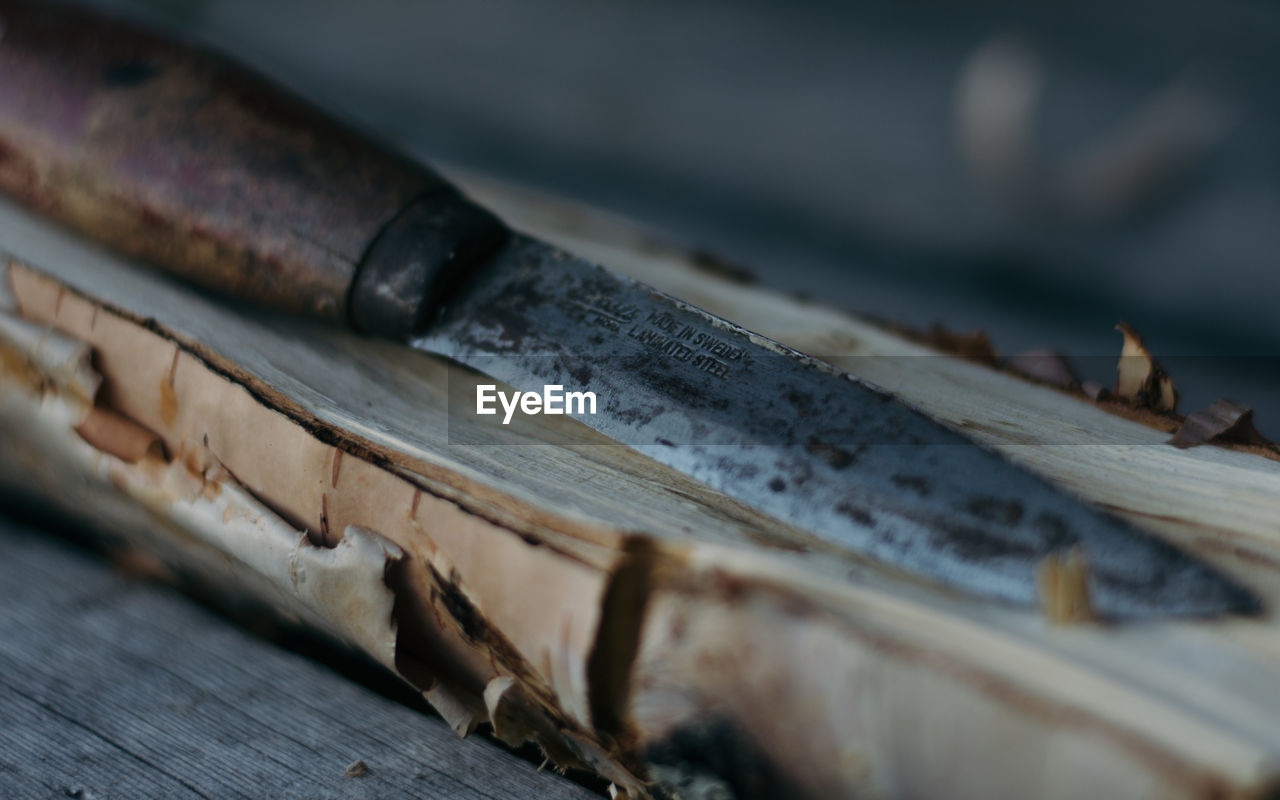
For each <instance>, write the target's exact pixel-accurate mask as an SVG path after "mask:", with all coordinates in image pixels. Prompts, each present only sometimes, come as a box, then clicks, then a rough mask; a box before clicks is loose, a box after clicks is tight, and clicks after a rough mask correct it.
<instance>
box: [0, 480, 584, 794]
mask: <svg viewBox="0 0 1280 800" xmlns="http://www.w3.org/2000/svg"><path fill="white" fill-rule="evenodd" d="M6 505H7V503H6ZM2 507H3V506H0V508H2ZM356 761H363V762H365V764H366V765H368V772H367V774H366V775H365V776H364V777H359V778H356V777H348V776H347V775H346V774H345V772H346V770H347V767H348V766H349V765H351V764H353V763H354V762H356ZM593 796H595V795H594V794H592V793H591V792H589V791H587V790H585V789H583V788H582V787H580V786H578V785H576V784H574V783H572V782H570V781H568V780H567V779H564V778H562V777H560V776H559V775H556V774H554V773H552V772H551V771H549V770H548V771H546V772H542V773H538V772H537V771H536V767H535V766H534V765H532V764H530V763H528V762H526V761H524V760H522V759H519V758H517V757H516V756H514V755H512V754H510V753H508V752H506V751H503V750H501V749H499V748H498V747H497V746H496V745H494V744H493V743H492V742H490V741H488V740H485V739H483V738H480V737H471V738H470V739H467V740H461V739H458V738H457V737H456V736H455V735H454V733H453V732H452V731H451V730H450V729H449V728H448V727H447V726H446V725H445V723H444V722H443V721H442V720H440V719H439V718H436V717H433V716H428V715H426V714H423V713H420V712H418V711H416V710H414V709H412V708H408V707H406V706H404V705H402V704H400V703H397V702H395V701H394V700H391V699H388V698H387V697H385V696H383V695H381V694H379V693H377V692H375V691H372V690H371V689H369V688H366V687H364V686H362V685H360V684H358V683H356V682H354V681H351V680H349V679H348V678H346V677H344V676H343V675H341V674H339V673H337V672H335V671H333V670H332V669H330V668H328V667H327V666H325V665H324V664H321V663H317V662H316V661H313V660H311V659H308V658H305V657H303V656H301V655H298V654H296V653H293V652H289V651H287V650H284V649H282V648H280V647H277V646H275V645H273V644H272V643H270V642H267V641H265V640H262V639H259V638H257V637H255V636H253V635H251V634H249V633H248V632H246V631H244V630H243V629H241V628H239V627H237V626H235V625H233V624H232V623H230V622H228V621H227V620H225V619H224V618H221V617H219V616H217V615H216V614H214V613H212V612H210V611H208V610H206V609H205V608H203V607H201V606H200V605H198V604H197V603H195V602H194V601H192V600H190V599H188V598H187V597H185V596H183V595H182V594H179V593H178V592H176V591H174V590H171V589H168V588H166V587H163V586H158V585H155V584H151V583H146V582H143V581H139V580H134V579H129V578H126V577H124V576H122V575H121V574H119V573H118V572H117V571H115V570H113V569H112V568H111V567H110V566H109V565H108V564H107V563H106V562H104V561H102V560H100V559H98V558H96V557H95V556H94V555H93V554H91V553H87V552H85V551H82V550H79V549H77V548H76V547H74V546H73V545H71V544H69V543H67V542H65V541H63V540H61V539H58V538H54V537H53V536H51V535H50V534H48V533H46V532H44V531H40V530H36V529H33V528H31V527H28V526H26V525H23V524H19V523H17V522H15V521H13V520H11V519H8V518H6V517H4V516H0V798H14V800H17V799H18V798H24V799H25V798H43V797H77V798H83V799H84V800H88V799H89V798H94V800H105V799H106V798H123V799H126V800H133V799H134V798H165V800H187V799H188V798H215V799H216V798H245V799H246V800H247V799H250V798H252V799H253V800H256V799H257V798H268V797H271V798H315V799H316V800H319V799H320V798H458V800H472V799H473V798H494V799H496V798H502V800H507V799H508V798H550V799H551V800H568V799H569V798H589V797H593Z"/></svg>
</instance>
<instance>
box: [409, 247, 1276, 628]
mask: <svg viewBox="0 0 1280 800" xmlns="http://www.w3.org/2000/svg"><path fill="white" fill-rule="evenodd" d="M412 344H413V345H414V346H415V347H418V348H421V349H425V350H429V351H431V352H433V353H437V354H441V355H445V356H448V357H450V358H453V359H455V360H457V361H459V362H461V363H464V364H467V365H469V366H471V367H473V368H475V369H478V370H479V371H481V372H483V373H485V374H488V375H491V376H492V377H494V378H497V379H499V380H501V381H503V382H505V383H507V384H510V385H511V386H513V387H516V388H517V389H522V390H526V391H540V390H541V389H542V387H543V386H544V385H546V384H559V385H562V386H564V387H565V388H566V390H568V389H574V390H590V391H593V392H595V393H596V395H597V398H598V408H597V413H596V414H594V415H581V416H578V417H577V418H578V419H579V420H580V421H582V422H583V423H585V424H587V425H589V426H591V427H592V428H595V429H596V430H598V431H600V432H601V433H604V434H605V435H607V436H609V437H611V438H612V439H614V440H616V441H618V442H620V443H622V444H625V445H628V446H630V447H632V448H634V449H636V450H638V451H640V452H642V453H644V454H646V455H648V456H649V457H651V458H653V459H655V460H657V461H659V462H661V463H663V464H666V465H668V466H670V467H673V468H675V469H677V470H680V471H681V472H684V473H686V474H688V475H690V476H692V477H694V478H695V479H697V480H699V481H702V482H704V483H705V484H707V485H709V486H711V487H713V488H715V489H717V490H719V491H721V492H723V493H725V494H727V495H729V496H731V497H734V498H737V499H739V500H741V501H743V502H745V503H748V504H750V505H752V506H754V507H756V508H758V509H760V510H761V511H764V512H765V513H767V514H770V515H773V516H775V517H777V518H779V519H781V520H785V521H786V522H788V523H791V524H793V525H796V526H799V527H801V528H804V529H806V530H808V531H810V532H812V533H813V534H814V535H816V536H818V537H820V538H821V539H823V540H824V541H827V542H829V543H831V544H834V545H836V546H838V547H840V548H843V549H847V550H849V551H852V552H855V553H858V554H861V555H864V556H868V557H870V558H872V559H874V560H878V561H881V562H885V563H887V564H891V565H894V566H896V567H900V568H903V569H905V570H908V571H910V572H913V573H917V574H921V575H925V576H928V577H929V578H932V579H934V580H936V581H939V582H941V583H943V584H946V585H948V586H951V587H955V588H958V589H962V590H965V591H968V592H972V593H974V594H977V595H980V596H983V597H987V598H994V599H997V600H1001V601H1007V602H1010V603H1015V604H1021V605H1033V604H1036V603H1037V602H1038V590H1037V586H1036V568H1037V565H1038V564H1039V563H1041V561H1042V559H1044V558H1045V557H1046V556H1048V555H1050V554H1053V553H1059V552H1062V551H1064V550H1066V549H1069V548H1071V547H1075V546H1078V547H1079V548H1081V549H1082V551H1083V553H1084V556H1085V558H1086V559H1087V562H1088V564H1089V566H1090V578H1089V587H1090V596H1091V599H1092V601H1093V604H1094V607H1095V609H1096V610H1097V611H1098V612H1099V613H1100V614H1102V615H1104V616H1106V617H1110V618H1143V617H1163V616H1212V615H1218V614H1223V613H1251V612H1255V611H1256V610H1257V601H1256V600H1255V599H1254V598H1253V597H1252V595H1251V594H1250V593H1249V592H1247V591H1246V590H1244V589H1243V588H1241V587H1240V586H1238V585H1237V584H1235V583H1233V582H1232V581H1231V580H1229V579H1228V578H1226V577H1225V576H1223V575H1221V574H1220V573H1218V572H1216V571H1214V570H1213V569H1212V568H1210V567H1209V566H1207V565H1206V564H1203V563H1201V562H1200V561H1198V560H1196V559H1194V558H1191V557H1190V556H1188V555H1186V554H1184V553H1182V552H1180V551H1179V550H1177V549H1175V548H1174V547H1172V546H1170V545H1168V544H1166V543H1164V542H1161V541H1159V540H1157V539H1155V538H1153V537H1151V536H1149V535H1146V534H1144V533H1142V532H1140V531H1138V530H1137V529H1135V528H1133V527H1131V526H1129V525H1127V524H1125V523H1123V522H1122V521H1120V520H1119V519H1117V518H1115V517H1112V516H1110V515H1107V514H1104V513H1102V512H1100V511H1097V510H1094V509H1092V508H1090V507H1088V506H1086V505H1085V504H1083V503H1082V502H1081V501H1079V500H1077V499H1075V498H1073V497H1071V496H1069V495H1067V494H1065V493H1064V492H1062V491H1060V490H1058V489H1057V488H1055V487H1053V486H1052V485H1050V484H1049V483H1047V482H1046V481H1044V480H1042V479H1040V478H1039V477H1037V476H1035V475H1033V474H1031V473H1029V472H1027V471H1025V470H1023V469H1021V468H1019V467H1017V466H1015V465H1013V464H1012V463H1010V462H1008V461H1006V460H1005V459H1004V458H1003V457H1001V456H999V455H998V454H996V453H994V452H992V451H989V450H987V449H984V448H983V447H981V446H979V445H977V444H975V443H973V442H971V441H969V440H967V439H965V438H963V437H962V436H960V435H959V434H957V433H954V432H952V431H951V430H949V429H947V428H945V427H943V426H942V425H940V424H939V423H937V422H934V421H933V420H930V419H929V418H927V417H925V416H924V415H922V414H920V413H918V412H916V411H914V410H913V409H911V408H909V407H907V406H906V405H903V404H902V403H900V402H897V401H895V400H894V399H893V398H891V397H889V396H888V395H885V394H883V393H881V392H878V391H876V390H874V389H872V388H870V387H868V386H865V385H863V384H861V383H859V382H857V381H856V380H854V379H853V378H850V377H849V376H847V375H845V374H843V373H840V372H838V371H836V370H834V369H833V368H831V367H829V366H827V365H825V364H823V363H821V362H818V361H815V360H813V359H811V358H807V357H805V356H804V355H802V354H800V353H797V352H795V351H792V350H789V349H787V348H785V347H783V346H781V345H779V344H777V343H775V342H772V341H770V340H767V339H765V338H763V337H760V336H758V335H756V334H753V333H750V332H749V331H747V330H745V329H743V328H740V327H738V326H736V325H733V324H731V323H729V322H726V321H724V320H722V319H719V318H717V317H715V316H713V315H710V314H708V313H706V312H703V311H701V310H699V309H697V308H694V307H692V306H689V305H687V304H685V303H682V302H680V301H678V300H675V299H673V298H671V297H669V296H667V295H664V294H662V293H660V292H658V291H656V290H653V289H651V288H649V287H646V286H644V285H642V284H640V283H637V282H635V281H632V280H630V279H628V278H625V277H621V276H618V275H615V274H613V273H611V272H609V271H607V270H605V269H603V268H601V267H599V266H596V265H594V264H591V263H589V262H586V261H584V260H581V259H578V258H576V257H574V256H571V255H569V254H567V253H564V252H563V251H560V250H557V249H555V248H552V247H550V246H548V245H546V244H544V243H541V242H538V241H536V240H534V239H530V238H528V237H523V236H517V237H515V239H514V240H513V241H512V242H511V243H510V244H508V245H507V246H506V248H505V249H504V250H503V251H502V252H501V253H500V254H499V255H498V256H497V257H495V259H494V260H493V261H492V262H491V263H490V264H489V265H488V266H487V267H486V268H485V270H484V271H483V272H482V273H481V274H480V275H478V276H476V277H475V278H474V279H473V280H469V281H468V283H467V285H466V286H465V287H463V288H462V289H461V290H460V291H459V293H458V294H457V295H456V296H455V297H454V298H453V299H452V300H451V301H450V305H449V306H448V308H447V309H445V311H444V312H443V313H442V314H441V317H440V318H439V319H438V320H437V321H436V322H435V323H433V324H432V326H431V327H430V328H429V329H428V331H427V332H426V333H425V334H424V335H423V336H421V337H420V338H418V339H417V340H415V341H414V342H412Z"/></svg>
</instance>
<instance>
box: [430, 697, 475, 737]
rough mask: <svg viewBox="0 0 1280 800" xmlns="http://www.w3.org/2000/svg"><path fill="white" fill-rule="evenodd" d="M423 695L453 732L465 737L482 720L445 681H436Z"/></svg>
mask: <svg viewBox="0 0 1280 800" xmlns="http://www.w3.org/2000/svg"><path fill="white" fill-rule="evenodd" d="M422 696H423V697H425V698H426V700H427V702H428V703H430V704H431V707H432V708H434V709H435V710H436V713H437V714H439V715H440V716H441V717H443V718H444V721H445V722H446V723H448V724H449V727H450V728H452V729H453V732H454V733H456V734H458V736H460V737H462V738H463V739H465V738H467V737H468V736H470V735H471V734H472V733H473V732H474V731H475V729H476V726H477V725H479V724H480V722H481V720H480V719H479V717H478V716H477V715H476V714H475V712H473V711H472V710H471V707H470V706H469V705H468V704H467V703H465V702H464V701H463V700H462V699H460V698H459V697H458V696H457V695H456V694H454V692H453V691H452V690H451V689H450V688H449V687H448V686H446V685H444V684H443V683H436V685H435V686H432V687H431V688H430V689H428V690H427V691H425V692H423V693H422Z"/></svg>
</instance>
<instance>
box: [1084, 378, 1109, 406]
mask: <svg viewBox="0 0 1280 800" xmlns="http://www.w3.org/2000/svg"><path fill="white" fill-rule="evenodd" d="M1080 390H1081V391H1082V392H1084V394H1085V397H1088V398H1089V399H1090V400H1092V401H1093V402H1095V403H1100V402H1102V401H1103V400H1106V399H1107V398H1108V397H1110V396H1111V390H1110V389H1108V388H1107V387H1105V386H1103V385H1102V384H1100V383H1098V382H1096V381H1085V382H1084V383H1082V384H1080Z"/></svg>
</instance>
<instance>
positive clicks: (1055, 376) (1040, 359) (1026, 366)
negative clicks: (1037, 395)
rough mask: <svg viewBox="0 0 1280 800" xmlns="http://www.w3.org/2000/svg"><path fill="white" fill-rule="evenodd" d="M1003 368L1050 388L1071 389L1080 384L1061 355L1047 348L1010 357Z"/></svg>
mask: <svg viewBox="0 0 1280 800" xmlns="http://www.w3.org/2000/svg"><path fill="white" fill-rule="evenodd" d="M1005 366H1006V367H1008V368H1009V369H1010V370H1012V371H1014V372H1016V373H1018V374H1019V375H1022V376H1023V377H1027V378H1031V379H1032V380H1034V381H1039V382H1040V383H1047V384H1049V385H1050V386H1061V387H1063V388H1071V387H1074V386H1078V385H1079V383H1080V381H1079V379H1078V378H1076V374H1075V371H1074V370H1073V369H1071V365H1070V364H1068V363H1067V360H1066V359H1065V358H1064V357H1063V356H1062V354H1061V353H1059V352H1058V351H1056V350H1050V349H1049V348H1038V349H1036V350H1028V351H1027V352H1025V353H1019V354H1017V355H1015V356H1010V357H1009V359H1008V361H1006V362H1005Z"/></svg>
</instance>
